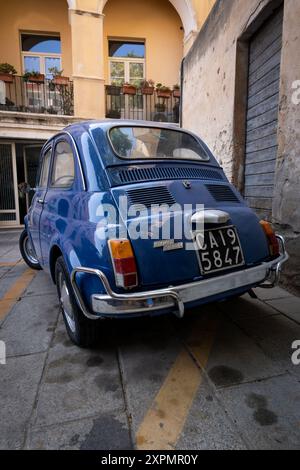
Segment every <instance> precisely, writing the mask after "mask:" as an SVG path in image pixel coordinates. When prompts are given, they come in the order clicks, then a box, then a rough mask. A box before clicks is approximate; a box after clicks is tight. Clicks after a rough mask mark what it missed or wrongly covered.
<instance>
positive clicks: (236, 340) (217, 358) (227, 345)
mask: <svg viewBox="0 0 300 470" xmlns="http://www.w3.org/2000/svg"><path fill="white" fill-rule="evenodd" d="M216 318H217V316H216ZM205 334H206V328H204V329H203V330H201V327H200V328H199V329H198V331H197V335H198V338H199V342H200V344H201V340H202V337H203V335H205ZM197 342H198V340H197V337H194V338H193V340H192V341H189V340H187V341H186V344H187V347H188V348H189V349H190V350H191V352H192V351H193V349H194V348H196V347H197ZM198 360H199V363H200V366H201V367H203V368H205V369H206V371H207V374H208V376H209V378H210V380H211V381H212V383H213V384H214V386H215V387H216V388H223V387H228V386H231V385H234V384H242V383H246V382H251V381H254V380H259V379H263V378H266V377H271V376H274V375H278V374H280V373H282V372H283V370H284V369H282V368H281V367H280V365H277V364H274V363H273V361H272V360H271V359H270V358H269V357H268V356H267V355H266V354H264V352H263V351H262V349H261V348H260V347H259V346H258V345H256V344H255V342H253V341H252V339H251V338H250V337H249V336H247V335H246V334H245V333H244V332H243V331H242V330H241V329H240V328H239V327H238V326H237V325H236V324H235V323H233V322H232V321H231V320H229V319H227V318H226V316H224V314H222V313H218V320H217V326H216V332H215V335H214V341H213V345H212V348H211V351H210V355H209V358H208V361H207V363H205V364H203V363H202V360H201V358H200V359H198Z"/></svg>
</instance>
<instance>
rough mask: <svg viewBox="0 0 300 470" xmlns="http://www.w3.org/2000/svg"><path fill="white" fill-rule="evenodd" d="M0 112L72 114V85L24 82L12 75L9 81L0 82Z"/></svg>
mask: <svg viewBox="0 0 300 470" xmlns="http://www.w3.org/2000/svg"><path fill="white" fill-rule="evenodd" d="M0 111H12V112H23V113H24V112H25V113H39V114H56V115H63V116H72V115H73V114H74V97H73V83H72V82H69V81H68V82H65V83H63V84H62V83H60V84H59V83H56V82H55V80H49V79H46V78H44V79H43V80H42V81H30V80H28V81H25V80H24V78H23V77H20V76H17V75H14V76H11V79H10V81H5V82H0Z"/></svg>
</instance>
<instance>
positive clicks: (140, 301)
mask: <svg viewBox="0 0 300 470" xmlns="http://www.w3.org/2000/svg"><path fill="white" fill-rule="evenodd" d="M277 237H278V239H279V241H280V244H281V255H280V257H279V258H277V259H275V260H273V261H270V262H267V263H262V264H260V265H259V266H255V267H253V268H248V269H244V270H240V271H236V272H233V273H229V274H225V275H223V276H218V277H213V278H211V279H206V280H201V281H198V282H194V283H190V284H184V285H182V286H176V287H170V288H168V289H160V290H154V291H148V292H139V293H133V294H117V293H116V292H114V291H113V290H112V289H111V286H110V284H109V282H108V279H107V277H106V276H105V274H104V273H103V272H102V271H100V270H97V269H89V268H84V267H81V268H76V269H74V271H73V272H72V275H71V282H72V285H73V289H74V293H75V296H76V298H77V301H78V304H79V305H80V307H81V309H82V311H83V313H84V314H85V315H86V316H87V317H88V318H90V319H97V318H99V317H122V316H126V315H141V314H147V313H149V314H152V313H155V312H158V311H163V310H168V309H170V310H174V313H176V314H177V315H178V316H179V317H181V318H182V317H183V316H184V312H185V305H187V304H190V303H193V302H195V301H200V300H202V299H206V298H210V297H213V296H217V295H220V294H226V293H229V292H230V291H233V292H234V291H236V290H238V289H242V288H247V287H249V290H250V289H251V287H254V286H258V285H259V286H261V287H265V288H272V287H275V286H276V285H277V284H278V282H279V278H280V272H281V267H282V265H283V263H285V262H286V261H287V260H288V258H289V256H288V254H287V252H286V249H285V242H284V239H283V237H281V236H279V235H278V236H277ZM77 273H87V274H92V275H95V276H97V277H98V278H99V279H100V280H101V282H102V284H103V286H104V288H105V290H106V294H94V295H93V296H92V310H93V312H92V313H91V312H89V310H88V309H87V308H86V306H85V303H84V301H83V299H82V296H81V293H80V290H79V288H78V286H77V283H76V274H77Z"/></svg>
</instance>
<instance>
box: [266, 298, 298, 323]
mask: <svg viewBox="0 0 300 470" xmlns="http://www.w3.org/2000/svg"><path fill="white" fill-rule="evenodd" d="M268 304H269V305H271V307H273V308H275V309H276V310H278V311H279V312H281V313H284V314H285V315H287V316H288V317H289V318H291V319H292V320H295V321H296V322H298V323H299V324H300V298H299V297H295V296H292V297H288V298H285V299H277V300H268Z"/></svg>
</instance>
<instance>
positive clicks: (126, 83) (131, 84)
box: [123, 82, 137, 88]
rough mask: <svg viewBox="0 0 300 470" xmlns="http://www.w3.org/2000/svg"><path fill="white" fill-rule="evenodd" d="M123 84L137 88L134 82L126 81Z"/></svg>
mask: <svg viewBox="0 0 300 470" xmlns="http://www.w3.org/2000/svg"><path fill="white" fill-rule="evenodd" d="M123 86H129V87H132V88H137V87H136V85H134V84H133V83H128V82H125V83H124V85H123Z"/></svg>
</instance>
